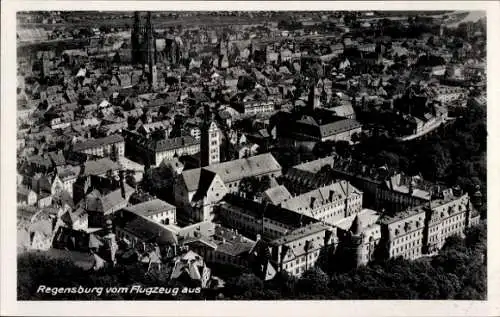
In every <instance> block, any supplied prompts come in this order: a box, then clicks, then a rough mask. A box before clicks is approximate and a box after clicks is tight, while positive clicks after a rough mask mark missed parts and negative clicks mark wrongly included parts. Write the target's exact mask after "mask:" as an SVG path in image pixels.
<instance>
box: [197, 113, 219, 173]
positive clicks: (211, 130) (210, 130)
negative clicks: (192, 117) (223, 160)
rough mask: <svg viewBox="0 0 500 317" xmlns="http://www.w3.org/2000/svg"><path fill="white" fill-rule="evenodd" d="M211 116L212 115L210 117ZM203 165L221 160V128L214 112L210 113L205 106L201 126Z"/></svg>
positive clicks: (201, 161)
mask: <svg viewBox="0 0 500 317" xmlns="http://www.w3.org/2000/svg"><path fill="white" fill-rule="evenodd" d="M209 117H211V118H210V119H209ZM200 142H201V144H200V147H201V149H200V150H201V158H200V163H201V167H205V166H210V165H212V164H217V163H219V162H220V130H219V127H217V124H216V123H215V118H214V114H213V113H212V114H210V110H209V107H208V106H205V120H204V122H203V125H202V127H201V140H200Z"/></svg>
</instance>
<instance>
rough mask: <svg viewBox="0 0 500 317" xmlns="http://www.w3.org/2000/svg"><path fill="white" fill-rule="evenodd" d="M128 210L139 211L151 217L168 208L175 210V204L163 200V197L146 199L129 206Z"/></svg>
mask: <svg viewBox="0 0 500 317" xmlns="http://www.w3.org/2000/svg"><path fill="white" fill-rule="evenodd" d="M125 209H127V210H128V211H131V212H134V213H137V214H139V215H141V216H145V217H149V216H152V215H155V214H157V213H162V212H165V211H167V210H172V209H174V210H175V206H172V205H171V204H169V203H167V202H165V201H163V200H161V199H153V200H150V201H145V202H142V203H140V204H137V205H133V206H129V207H127V208H125Z"/></svg>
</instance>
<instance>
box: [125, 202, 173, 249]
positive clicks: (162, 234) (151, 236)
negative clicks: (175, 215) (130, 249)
mask: <svg viewBox="0 0 500 317" xmlns="http://www.w3.org/2000/svg"><path fill="white" fill-rule="evenodd" d="M117 226H118V227H121V228H123V230H125V231H127V232H130V233H131V234H133V235H135V236H136V237H138V238H140V239H141V240H145V241H149V242H156V243H158V244H159V245H164V244H173V243H177V239H176V237H175V235H174V234H173V232H172V231H171V230H169V229H168V228H167V227H166V226H164V225H162V224H160V223H157V222H155V221H153V220H151V219H148V218H146V217H144V216H141V215H139V214H136V213H132V212H128V211H126V210H123V211H122V212H121V213H120V217H119V218H118V221H117Z"/></svg>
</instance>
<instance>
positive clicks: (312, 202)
mask: <svg viewBox="0 0 500 317" xmlns="http://www.w3.org/2000/svg"><path fill="white" fill-rule="evenodd" d="M315 201H316V198H315V197H311V204H310V205H309V207H310V208H311V209H312V208H314V202H315Z"/></svg>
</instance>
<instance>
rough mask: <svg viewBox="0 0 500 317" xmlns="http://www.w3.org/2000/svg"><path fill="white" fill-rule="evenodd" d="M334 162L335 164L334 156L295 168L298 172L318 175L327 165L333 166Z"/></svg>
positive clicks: (301, 164)
mask: <svg viewBox="0 0 500 317" xmlns="http://www.w3.org/2000/svg"><path fill="white" fill-rule="evenodd" d="M334 162H335V157H334V156H327V157H323V158H319V159H316V160H312V161H309V162H305V163H300V164H298V165H295V166H294V167H293V168H295V169H297V170H301V171H307V172H311V173H317V172H319V171H320V170H321V168H322V167H323V166H325V165H330V166H333V163H334Z"/></svg>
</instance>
